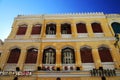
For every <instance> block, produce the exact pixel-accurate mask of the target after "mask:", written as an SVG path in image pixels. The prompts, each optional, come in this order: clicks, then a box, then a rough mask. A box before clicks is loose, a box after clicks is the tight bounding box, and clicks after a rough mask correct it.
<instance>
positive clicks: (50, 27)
mask: <svg viewBox="0 0 120 80" xmlns="http://www.w3.org/2000/svg"><path fill="white" fill-rule="evenodd" d="M46 34H48V35H49V34H50V35H52V34H53V35H54V34H56V24H53V23H51V24H47V26H46Z"/></svg>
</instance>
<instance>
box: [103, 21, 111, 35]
mask: <svg viewBox="0 0 120 80" xmlns="http://www.w3.org/2000/svg"><path fill="white" fill-rule="evenodd" d="M108 27H109V26H108V25H107V22H105V21H104V22H102V23H101V28H102V30H103V33H104V35H105V36H106V37H112V33H111V31H110V29H109V28H108Z"/></svg>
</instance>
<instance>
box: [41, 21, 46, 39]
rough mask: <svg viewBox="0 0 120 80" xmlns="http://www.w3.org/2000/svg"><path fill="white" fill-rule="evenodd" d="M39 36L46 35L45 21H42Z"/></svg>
mask: <svg viewBox="0 0 120 80" xmlns="http://www.w3.org/2000/svg"><path fill="white" fill-rule="evenodd" d="M41 37H42V38H45V37H46V24H45V22H44V24H43V26H42V31H41Z"/></svg>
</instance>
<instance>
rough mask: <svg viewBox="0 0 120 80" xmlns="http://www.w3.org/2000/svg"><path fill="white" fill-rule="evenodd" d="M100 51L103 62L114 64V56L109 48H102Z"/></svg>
mask: <svg viewBox="0 0 120 80" xmlns="http://www.w3.org/2000/svg"><path fill="white" fill-rule="evenodd" d="M98 51H99V55H100V59H101V61H102V62H113V59H112V56H111V54H110V51H109V49H108V48H106V47H100V48H98Z"/></svg>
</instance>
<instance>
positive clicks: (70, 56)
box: [61, 47, 75, 64]
mask: <svg viewBox="0 0 120 80" xmlns="http://www.w3.org/2000/svg"><path fill="white" fill-rule="evenodd" d="M61 58H62V59H61V60H62V64H74V63H75V52H74V49H71V48H68V47H67V48H64V49H62V55H61Z"/></svg>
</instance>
